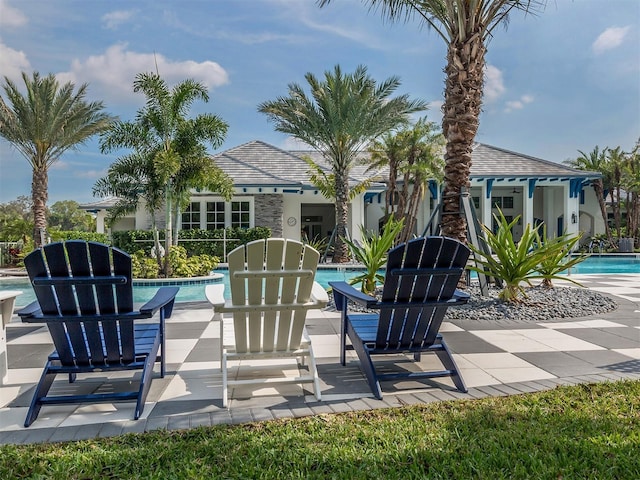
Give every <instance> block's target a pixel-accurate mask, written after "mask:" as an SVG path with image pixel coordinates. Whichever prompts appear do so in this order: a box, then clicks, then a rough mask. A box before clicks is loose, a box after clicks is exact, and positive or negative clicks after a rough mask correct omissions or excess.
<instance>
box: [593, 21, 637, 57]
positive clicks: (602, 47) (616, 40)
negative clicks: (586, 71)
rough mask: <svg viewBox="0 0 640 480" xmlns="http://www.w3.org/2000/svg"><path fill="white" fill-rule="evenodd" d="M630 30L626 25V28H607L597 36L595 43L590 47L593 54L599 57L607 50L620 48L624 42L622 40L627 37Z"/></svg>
mask: <svg viewBox="0 0 640 480" xmlns="http://www.w3.org/2000/svg"><path fill="white" fill-rule="evenodd" d="M630 28H631V27H630V26H628V25H627V26H626V27H610V28H607V29H606V30H605V31H604V32H602V33H601V34H600V35H598V38H596V40H595V42H593V44H592V45H591V49H592V50H593V53H595V54H596V55H599V54H601V53H604V52H606V51H607V50H611V49H613V48H616V47H618V46H620V45H621V44H622V42H623V41H624V38H625V37H626V36H627V33H629V30H630Z"/></svg>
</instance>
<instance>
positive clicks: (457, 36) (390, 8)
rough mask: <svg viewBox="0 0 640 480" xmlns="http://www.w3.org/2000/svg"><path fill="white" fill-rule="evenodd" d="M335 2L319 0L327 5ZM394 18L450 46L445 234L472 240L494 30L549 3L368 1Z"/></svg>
mask: <svg viewBox="0 0 640 480" xmlns="http://www.w3.org/2000/svg"><path fill="white" fill-rule="evenodd" d="M331 1H332V0H317V3H318V4H319V5H320V7H323V6H325V5H327V4H329V3H331ZM362 1H363V3H365V4H368V5H369V6H370V8H373V9H376V8H379V9H380V10H381V12H382V15H383V16H384V17H387V18H389V19H390V20H399V19H405V20H408V19H411V18H413V17H418V19H419V20H420V21H421V22H422V23H424V24H426V25H427V26H428V27H430V28H433V29H434V30H435V31H436V32H437V33H438V34H439V35H440V37H441V38H442V39H443V40H444V42H445V43H446V44H447V65H446V67H445V74H446V80H445V92H444V105H443V107H442V111H443V114H444V116H443V119H442V133H443V134H444V136H445V139H446V152H445V162H446V164H445V180H444V190H443V194H442V196H443V210H442V213H443V216H442V231H443V234H444V235H447V236H450V237H453V238H457V239H459V240H461V241H463V242H466V221H465V219H464V217H463V216H462V215H461V214H460V211H461V209H460V198H461V193H462V190H463V189H467V188H468V187H469V173H470V169H471V152H472V149H473V143H474V140H475V136H476V133H477V131H478V118H479V116H480V108H481V105H482V93H483V87H484V69H485V54H486V51H487V43H488V41H489V40H490V38H491V36H492V35H493V31H494V29H495V28H496V27H497V26H498V25H500V24H505V25H506V23H507V20H508V15H509V13H510V12H511V11H512V10H514V9H515V10H521V11H523V12H531V13H533V12H535V10H536V7H542V6H543V5H544V3H545V0H362Z"/></svg>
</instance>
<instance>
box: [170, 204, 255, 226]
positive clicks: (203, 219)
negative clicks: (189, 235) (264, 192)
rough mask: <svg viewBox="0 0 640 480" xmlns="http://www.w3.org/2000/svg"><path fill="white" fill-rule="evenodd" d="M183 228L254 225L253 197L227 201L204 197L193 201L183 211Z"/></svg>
mask: <svg viewBox="0 0 640 480" xmlns="http://www.w3.org/2000/svg"><path fill="white" fill-rule="evenodd" d="M181 220H182V229H183V230H192V229H202V230H218V229H221V228H225V227H240V228H251V227H252V226H253V199H252V198H248V199H246V200H234V201H233V202H225V201H224V200H220V199H217V198H203V199H201V200H197V201H194V202H191V203H190V204H189V206H188V207H187V209H186V210H185V211H184V212H183V213H182V219H181Z"/></svg>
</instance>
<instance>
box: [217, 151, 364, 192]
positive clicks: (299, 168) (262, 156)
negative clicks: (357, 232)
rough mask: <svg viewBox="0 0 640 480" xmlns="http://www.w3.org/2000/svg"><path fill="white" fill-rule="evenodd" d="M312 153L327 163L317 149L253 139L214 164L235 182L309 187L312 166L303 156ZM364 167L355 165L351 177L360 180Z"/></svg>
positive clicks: (352, 181) (219, 158) (218, 155)
mask: <svg viewBox="0 0 640 480" xmlns="http://www.w3.org/2000/svg"><path fill="white" fill-rule="evenodd" d="M303 156H309V157H311V158H312V159H313V161H314V162H316V163H317V164H318V165H320V166H322V167H327V163H326V162H325V161H324V159H323V158H322V156H321V155H320V154H319V153H318V152H315V151H291V152H287V151H285V150H282V149H280V148H277V147H274V146H273V145H269V144H268V143H265V142H262V141H259V140H254V141H252V142H248V143H245V144H242V145H240V146H238V147H234V148H231V149H229V150H226V151H224V152H221V153H219V154H217V155H214V156H213V161H214V162H215V164H216V165H217V166H218V167H219V168H221V169H222V170H223V171H224V172H225V173H226V174H227V175H229V176H230V177H231V178H232V179H233V182H234V184H235V185H236V186H241V187H242V186H263V185H269V186H282V187H287V186H291V187H305V186H306V187H308V186H311V184H310V182H309V173H308V172H309V166H308V165H307V163H306V162H305V161H304V160H303V159H302V157H303ZM364 170H365V167H362V166H356V167H355V168H354V169H353V171H352V175H351V177H350V180H351V183H357V182H359V181H362V180H363V179H364V178H369V177H370V175H365V174H364Z"/></svg>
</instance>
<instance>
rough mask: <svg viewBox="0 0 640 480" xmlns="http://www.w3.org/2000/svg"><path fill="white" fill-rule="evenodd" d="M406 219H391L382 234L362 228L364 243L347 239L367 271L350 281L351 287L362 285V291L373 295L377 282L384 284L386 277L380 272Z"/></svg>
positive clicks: (354, 254)
mask: <svg viewBox="0 0 640 480" xmlns="http://www.w3.org/2000/svg"><path fill="white" fill-rule="evenodd" d="M403 226H404V219H400V220H398V221H396V220H393V219H392V218H389V219H388V220H387V223H385V225H384V227H383V229H382V233H378V232H377V231H373V232H371V231H367V230H366V229H365V228H364V226H362V225H361V226H360V231H361V233H362V243H360V242H355V241H353V240H350V239H348V238H345V239H344V241H345V243H346V244H347V245H348V246H349V248H350V249H351V253H352V254H353V258H354V259H355V260H357V261H358V262H359V263H361V264H362V265H364V267H365V271H364V272H363V273H361V274H360V275H357V276H355V277H354V278H352V279H351V280H349V284H350V285H357V284H361V285H362V286H361V287H360V290H361V291H362V293H366V294H367V295H373V294H374V293H375V291H376V285H377V282H380V283H383V282H384V276H383V275H381V274H380V273H378V271H379V270H380V269H381V268H382V267H384V265H385V263H386V262H387V253H388V252H389V249H390V248H391V247H392V246H393V244H394V241H395V239H396V237H397V236H398V234H399V233H400V232H401V231H402V228H403Z"/></svg>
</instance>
